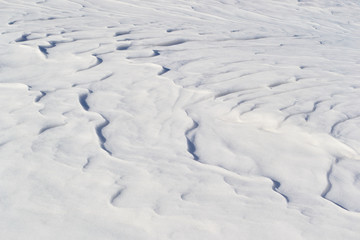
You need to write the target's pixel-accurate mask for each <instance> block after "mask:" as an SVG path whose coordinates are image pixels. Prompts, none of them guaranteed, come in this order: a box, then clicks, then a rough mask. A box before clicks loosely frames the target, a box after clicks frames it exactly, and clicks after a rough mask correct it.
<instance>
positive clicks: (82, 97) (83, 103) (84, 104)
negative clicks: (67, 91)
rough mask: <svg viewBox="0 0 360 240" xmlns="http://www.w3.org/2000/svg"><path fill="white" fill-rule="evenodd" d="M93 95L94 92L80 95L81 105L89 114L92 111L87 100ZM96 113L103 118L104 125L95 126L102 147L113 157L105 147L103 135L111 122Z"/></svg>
mask: <svg viewBox="0 0 360 240" xmlns="http://www.w3.org/2000/svg"><path fill="white" fill-rule="evenodd" d="M92 93H93V91H92V90H88V93H82V94H80V95H79V103H80V105H81V106H82V108H83V109H84V110H85V111H87V112H88V111H89V110H90V107H89V104H88V103H87V98H88V97H89V94H92ZM95 113H96V114H98V115H99V116H101V118H102V119H103V122H102V123H100V124H97V125H96V126H95V132H96V134H97V136H98V139H99V143H100V147H101V148H102V149H103V150H104V151H105V152H107V153H108V154H109V155H110V156H111V155H112V152H111V151H110V150H108V149H107V148H106V145H105V144H106V137H105V136H104V134H103V130H104V128H106V127H107V126H108V125H109V124H110V121H109V120H108V119H106V118H105V117H104V116H103V115H102V114H101V113H97V112H95Z"/></svg>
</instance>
